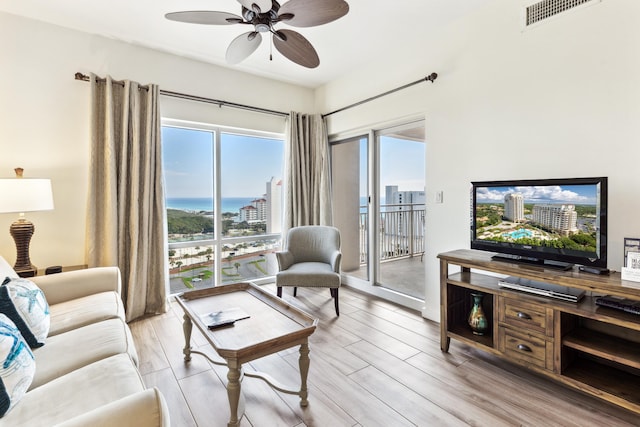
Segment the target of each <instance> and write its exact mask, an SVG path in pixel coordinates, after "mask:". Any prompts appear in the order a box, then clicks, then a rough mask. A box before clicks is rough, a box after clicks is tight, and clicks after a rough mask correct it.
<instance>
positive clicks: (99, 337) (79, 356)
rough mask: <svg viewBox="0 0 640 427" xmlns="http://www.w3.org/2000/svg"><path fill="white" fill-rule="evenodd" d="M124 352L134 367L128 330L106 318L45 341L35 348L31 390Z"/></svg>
mask: <svg viewBox="0 0 640 427" xmlns="http://www.w3.org/2000/svg"><path fill="white" fill-rule="evenodd" d="M119 353H125V354H128V355H129V357H130V358H131V359H132V360H133V361H134V363H135V364H136V365H137V364H138V354H137V353H136V349H135V346H134V343H133V337H132V336H131V331H130V330H129V327H128V326H127V324H126V323H125V322H124V321H123V320H122V319H109V320H104V321H102V322H98V323H93V324H91V325H87V326H84V327H82V328H78V329H73V330H71V331H68V332H65V333H63V334H58V335H55V336H53V337H49V338H48V339H47V345H45V346H44V347H41V348H38V349H35V350H34V352H33V354H34V356H35V358H36V365H37V367H36V374H35V377H34V379H33V383H32V384H31V390H33V389H35V388H36V387H40V386H41V385H43V384H46V383H48V382H49V381H52V380H53V379H55V378H57V377H59V376H62V375H65V374H67V373H69V372H72V371H75V370H76V369H79V368H82V367H83V366H86V365H89V364H91V363H93V362H96V361H98V360H102V359H106V358H107V357H110V356H113V355H115V354H119Z"/></svg>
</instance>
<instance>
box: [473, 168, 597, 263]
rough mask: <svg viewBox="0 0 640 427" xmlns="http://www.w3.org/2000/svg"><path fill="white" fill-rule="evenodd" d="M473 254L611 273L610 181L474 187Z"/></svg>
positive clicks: (520, 182)
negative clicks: (608, 227)
mask: <svg viewBox="0 0 640 427" xmlns="http://www.w3.org/2000/svg"><path fill="white" fill-rule="evenodd" d="M471 248H472V249H480V250H485V251H490V252H496V255H495V256H494V258H496V259H506V260H509V261H512V262H513V261H515V262H529V263H535V264H544V265H547V266H550V267H557V268H560V269H569V268H572V267H573V265H574V264H580V265H582V266H588V267H593V268H595V269H598V268H600V269H606V267H607V178H605V177H600V178H561V179H535V180H512V181H484V182H472V187H471Z"/></svg>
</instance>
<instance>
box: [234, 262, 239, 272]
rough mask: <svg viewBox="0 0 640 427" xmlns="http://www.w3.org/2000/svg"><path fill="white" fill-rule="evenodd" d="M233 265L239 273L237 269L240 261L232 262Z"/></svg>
mask: <svg viewBox="0 0 640 427" xmlns="http://www.w3.org/2000/svg"><path fill="white" fill-rule="evenodd" d="M233 266H234V267H235V268H236V274H240V273H238V269H239V268H240V263H239V262H235V263H234V264H233Z"/></svg>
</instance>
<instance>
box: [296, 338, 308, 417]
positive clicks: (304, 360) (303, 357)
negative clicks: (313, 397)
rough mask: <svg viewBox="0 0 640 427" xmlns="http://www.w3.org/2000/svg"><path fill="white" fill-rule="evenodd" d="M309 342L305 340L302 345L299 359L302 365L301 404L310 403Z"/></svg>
mask: <svg viewBox="0 0 640 427" xmlns="http://www.w3.org/2000/svg"><path fill="white" fill-rule="evenodd" d="M309 363H310V361H309V343H308V342H305V343H304V344H301V345H300V358H299V359H298V366H299V367H300V406H303V407H305V406H307V405H309V401H308V400H307V397H308V396H309V391H308V390H307V376H308V375H309Z"/></svg>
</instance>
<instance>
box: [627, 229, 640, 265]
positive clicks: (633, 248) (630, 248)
mask: <svg viewBox="0 0 640 427" xmlns="http://www.w3.org/2000/svg"><path fill="white" fill-rule="evenodd" d="M630 254H631V259H632V260H634V262H636V260H638V259H640V238H634V237H625V238H624V266H625V267H630V268H636V267H631V265H630V263H629V256H630ZM636 265H638V267H637V268H639V269H640V264H636Z"/></svg>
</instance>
